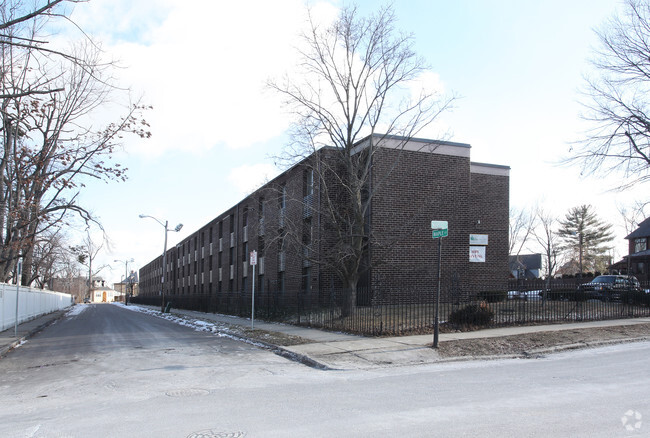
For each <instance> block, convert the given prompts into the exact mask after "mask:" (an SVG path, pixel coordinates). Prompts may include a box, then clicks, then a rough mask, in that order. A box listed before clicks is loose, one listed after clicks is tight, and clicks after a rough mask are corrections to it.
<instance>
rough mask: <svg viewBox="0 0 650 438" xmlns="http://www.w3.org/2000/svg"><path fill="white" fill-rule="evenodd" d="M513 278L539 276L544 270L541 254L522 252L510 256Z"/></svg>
mask: <svg viewBox="0 0 650 438" xmlns="http://www.w3.org/2000/svg"><path fill="white" fill-rule="evenodd" d="M509 265H510V276H511V278H516V279H518V280H521V279H534V278H539V277H540V274H541V271H542V255H541V254H520V255H516V256H510V257H509Z"/></svg>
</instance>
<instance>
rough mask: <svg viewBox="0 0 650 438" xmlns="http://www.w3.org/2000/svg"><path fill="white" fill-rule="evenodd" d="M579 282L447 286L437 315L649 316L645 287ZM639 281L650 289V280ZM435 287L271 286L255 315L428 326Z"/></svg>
mask: <svg viewBox="0 0 650 438" xmlns="http://www.w3.org/2000/svg"><path fill="white" fill-rule="evenodd" d="M577 284H579V283H576V282H575V281H573V280H571V281H568V282H562V283H560V282H555V283H552V284H551V285H548V284H546V283H544V282H538V283H533V282H528V283H526V284H522V283H521V282H520V284H519V285H516V284H510V285H509V286H510V287H509V290H501V291H494V290H489V291H488V290H479V291H461V290H458V288H457V287H456V288H454V287H446V288H443V291H442V293H441V302H440V308H439V315H440V321H441V323H442V325H443V330H445V329H447V328H450V329H457V328H464V329H466V328H472V326H475V327H476V326H478V325H481V326H490V327H494V326H503V325H512V324H539V323H562V322H573V321H588V320H602V319H619V318H634V317H641V316H650V292H649V293H645V292H644V293H642V294H640V295H639V294H636V295H626V296H623V297H621V298H620V299H617V300H614V301H600V300H592V299H586V298H585V297H584V296H581V295H580V294H577V293H576V290H577ZM643 287H644V288H645V290H648V289H650V285H647V284H646V285H643ZM435 294H436V293H435V291H434V290H415V289H414V290H400V291H383V290H371V289H359V290H358V291H357V294H356V300H355V305H353V306H346V305H345V303H346V302H347V301H348V300H347V292H346V291H345V290H341V289H328V290H322V291H316V292H314V293H309V294H307V293H304V292H301V291H297V292H295V291H294V292H284V293H281V292H278V291H271V292H265V293H262V294H257V293H256V297H255V318H260V319H265V320H270V321H280V322H285V323H290V324H296V325H304V326H310V327H316V328H323V329H327V330H337V331H344V332H349V333H359V334H364V335H370V336H387V335H403V334H419V333H422V334H424V333H431V332H432V331H433V322H434V317H435V296H436V295H435ZM166 300H167V301H171V303H172V307H175V308H181V309H188V310H196V311H201V312H211V313H223V314H229V315H237V316H242V317H250V316H251V294H250V292H248V293H240V292H222V293H214V294H187V295H167V296H166ZM132 301H133V302H134V303H140V304H149V305H156V306H160V304H161V303H160V297H159V296H149V297H147V296H137V297H133V300H132ZM474 308H475V309H479V310H481V311H482V312H483V313H485V314H487V315H489V319H487V320H483V321H478V320H476V321H474V320H472V319H469V320H464V319H463V317H464V315H465V314H467V313H468V309H469V310H472V309H474ZM470 313H471V312H470ZM459 315H460V316H459ZM461 326H463V327H461Z"/></svg>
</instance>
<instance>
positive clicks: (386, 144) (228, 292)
mask: <svg viewBox="0 0 650 438" xmlns="http://www.w3.org/2000/svg"><path fill="white" fill-rule="evenodd" d="M370 141H373V142H374V146H375V147H376V149H373V150H374V151H375V152H374V155H373V160H372V177H371V178H370V180H369V181H370V182H369V186H370V187H367V188H366V190H364V194H365V196H372V200H371V202H370V208H369V209H368V211H367V212H366V213H365V214H366V216H365V219H366V232H367V235H368V236H370V238H369V239H368V240H367V241H366V242H365V244H366V248H367V249H366V253H365V256H364V262H363V265H364V266H362V268H363V271H364V275H363V276H362V278H361V279H360V280H359V286H360V287H362V288H366V289H368V288H369V289H370V290H371V291H372V297H373V299H377V298H378V297H379V298H381V299H382V300H383V301H387V302H390V301H394V300H404V299H408V298H409V296H410V295H411V294H413V293H414V291H417V293H420V294H421V293H423V292H425V293H430V292H432V291H433V290H435V286H436V284H437V266H438V256H439V246H438V244H439V243H441V254H442V278H443V282H444V284H445V293H446V294H447V295H452V296H454V297H457V298H459V297H461V296H470V295H472V294H475V293H476V292H477V291H478V290H483V289H492V290H494V289H501V290H506V287H507V280H508V276H509V268H508V222H509V220H508V212H509V198H508V194H509V171H510V169H509V167H507V166H502V165H494V164H484V163H476V162H472V161H470V150H471V147H470V145H468V144H464V143H453V142H446V141H436V140H427V139H409V140H407V139H405V138H401V137H394V136H384V137H379V136H374V137H367V138H366V139H364V140H362V141H361V142H359V143H358V144H357V147H356V149H357V153H363V150H364V148H368V147H369V146H368V145H369V142H370ZM333 157H334V150H333V149H331V148H323V149H321V150H319V151H317V152H316V153H314V154H313V155H311V156H309V157H307V158H306V159H304V160H303V161H301V162H299V163H297V164H296V165H294V166H293V167H292V168H290V169H288V170H287V171H285V172H284V173H282V174H281V175H279V176H278V177H276V178H275V179H273V180H272V181H270V182H269V183H267V184H265V185H264V186H263V187H261V188H259V189H258V190H256V191H255V192H254V193H252V194H251V195H250V196H248V197H246V198H245V199H243V200H242V201H241V202H239V203H238V204H237V205H235V206H233V207H232V208H230V209H228V210H227V211H225V212H223V213H222V214H220V215H219V216H218V217H216V218H215V219H213V220H212V221H210V222H209V223H207V224H206V225H205V226H203V227H201V228H200V229H198V230H197V231H195V232H194V233H192V234H191V235H189V236H188V237H187V238H185V239H184V240H183V241H181V242H180V243H179V244H178V245H176V246H175V247H173V248H170V249H169V250H168V253H167V266H165V267H163V266H162V259H163V258H162V256H159V257H157V258H156V259H155V260H153V261H151V262H150V263H148V264H147V265H145V266H143V267H142V268H141V270H140V284H139V286H140V296H141V297H142V296H144V297H146V296H156V295H159V294H160V288H161V274H162V272H163V269H164V271H165V296H169V297H173V296H185V295H192V294H195V295H210V296H213V297H215V296H216V297H219V299H222V298H224V297H232V296H236V295H237V294H240V293H242V292H249V291H250V290H251V287H252V282H253V281H254V282H255V285H256V286H255V287H256V294H260V295H261V296H264V294H267V295H269V294H272V295H274V296H283V295H286V294H293V293H297V292H300V293H301V294H302V295H301V297H303V298H305V297H308V298H309V299H310V300H312V302H313V301H314V300H319V301H326V300H327V295H328V291H329V290H331V289H334V288H340V287H341V286H342V283H341V280H340V278H339V277H338V276H337V275H336V274H335V271H334V270H333V269H332V267H331V263H330V264H328V263H326V259H327V257H330V256H331V255H332V249H333V248H334V247H335V246H336V242H337V241H336V239H335V236H333V235H332V232H331V227H328V220H330V219H328V217H327V216H326V214H325V213H324V212H325V211H326V205H325V204H326V201H327V200H335V207H336V208H338V207H337V206H338V205H339V204H336V202H339V201H336V200H337V199H338V200H342V199H344V198H345V195H344V194H343V193H344V191H343V190H342V185H343V182H342V180H341V178H339V176H340V174H341V173H337V172H338V170H337V168H336V163H335V162H334V159H333ZM325 168H329V170H330V171H329V172H324V171H323V169H325ZM322 175H326V176H322ZM337 190H338V191H337ZM327 194H329V196H326V195H327ZM206 196H207V193H206ZM340 202H341V204H340V205H341V212H342V213H341V216H344V214H345V213H346V212H345V211H343V210H344V209H343V207H342V206H343V205H344V203H343V202H344V201H340ZM433 220H441V221H447V222H448V236H446V237H443V238H442V239H443V240H442V242H439V241H438V240H437V239H433V238H432V230H431V221H433ZM252 251H256V252H257V264H256V266H255V267H256V270H255V278H253V269H252V266H251V265H250V263H249V261H250V253H251V252H252ZM224 299H225V298H224ZM228 299H230V298H228ZM301 299H302V298H301Z"/></svg>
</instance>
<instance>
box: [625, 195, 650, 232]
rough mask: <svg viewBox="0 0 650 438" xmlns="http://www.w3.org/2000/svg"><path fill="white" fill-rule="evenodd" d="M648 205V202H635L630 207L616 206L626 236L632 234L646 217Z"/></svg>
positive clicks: (649, 203) (649, 202)
mask: <svg viewBox="0 0 650 438" xmlns="http://www.w3.org/2000/svg"><path fill="white" fill-rule="evenodd" d="M649 205H650V201H648V202H643V201H636V202H635V203H634V204H633V205H632V206H624V205H619V206H617V208H618V212H619V213H620V214H621V218H622V219H623V225H624V227H625V233H626V234H630V233H632V232H633V231H634V230H635V229H636V228H637V227H638V226H639V224H640V223H641V222H643V221H644V220H645V219H646V218H647V217H648V214H647V213H646V210H647V208H648V206H649Z"/></svg>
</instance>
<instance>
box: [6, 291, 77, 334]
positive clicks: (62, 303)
mask: <svg viewBox="0 0 650 438" xmlns="http://www.w3.org/2000/svg"><path fill="white" fill-rule="evenodd" d="M18 297H19V299H18V324H20V323H21V322H25V321H29V320H30V319H34V318H37V317H39V316H41V315H45V314H48V313H51V312H54V311H57V310H61V309H65V308H66V307H68V306H71V305H72V304H74V302H73V299H72V295H70V294H63V293H60V292H50V291H44V290H41V289H32V288H30V287H22V286H21V287H20V291H19V293H18ZM15 324H16V285H12V284H4V283H0V331H4V330H7V329H8V328H11V327H14V326H15Z"/></svg>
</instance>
